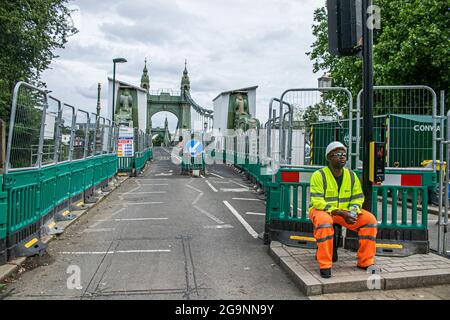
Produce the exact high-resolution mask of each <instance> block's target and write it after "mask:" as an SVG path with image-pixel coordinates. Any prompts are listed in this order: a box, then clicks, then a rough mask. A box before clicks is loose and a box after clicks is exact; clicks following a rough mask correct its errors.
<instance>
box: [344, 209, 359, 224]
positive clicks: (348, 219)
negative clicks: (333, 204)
mask: <svg viewBox="0 0 450 320" xmlns="http://www.w3.org/2000/svg"><path fill="white" fill-rule="evenodd" d="M340 216H341V217H342V218H343V219H344V220H345V222H347V223H348V224H354V223H355V222H356V218H353V217H352V216H351V215H349V211H346V210H340Z"/></svg>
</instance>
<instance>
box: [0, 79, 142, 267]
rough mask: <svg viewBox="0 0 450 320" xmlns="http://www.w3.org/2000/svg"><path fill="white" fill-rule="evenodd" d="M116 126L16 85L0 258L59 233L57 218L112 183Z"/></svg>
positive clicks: (0, 215)
mask: <svg viewBox="0 0 450 320" xmlns="http://www.w3.org/2000/svg"><path fill="white" fill-rule="evenodd" d="M117 134H118V130H117V127H116V126H115V125H114V123H111V121H110V120H109V119H106V118H103V117H100V116H98V115H97V114H95V113H88V112H86V111H84V110H81V109H76V108H75V107H73V106H70V105H68V104H65V103H63V102H61V101H60V100H58V99H57V98H55V97H52V96H50V95H48V93H47V92H46V91H44V90H42V89H39V88H37V87H34V86H32V85H30V84H27V83H24V82H19V83H18V84H17V85H16V87H15V89H14V93H13V103H12V108H11V119H10V123H9V130H8V143H7V150H6V161H5V167H4V170H3V171H4V174H3V175H2V176H1V179H2V180H1V182H2V183H1V190H0V264H4V263H6V261H7V260H9V259H12V258H15V257H20V256H32V255H35V254H42V253H43V251H44V250H45V248H46V245H45V244H44V243H43V242H42V241H41V236H42V235H44V234H49V235H53V234H59V233H61V232H62V231H63V230H62V229H61V228H60V227H58V226H57V225H56V222H57V221H63V220H71V219H74V218H75V216H74V215H73V214H71V211H73V210H80V209H83V208H85V206H84V205H85V203H92V202H95V201H97V200H98V197H97V196H98V195H100V193H101V192H102V191H109V190H110V187H111V186H112V185H113V183H114V176H115V174H116V173H117V169H118V160H117V154H116V149H117ZM146 152H147V153H146ZM143 154H148V151H145V152H144V153H143ZM139 157H142V155H139ZM139 165H141V164H139Z"/></svg>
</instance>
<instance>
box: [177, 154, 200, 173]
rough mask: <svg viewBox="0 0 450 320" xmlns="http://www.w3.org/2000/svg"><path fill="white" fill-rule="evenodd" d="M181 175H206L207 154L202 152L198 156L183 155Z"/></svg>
mask: <svg viewBox="0 0 450 320" xmlns="http://www.w3.org/2000/svg"><path fill="white" fill-rule="evenodd" d="M181 159H182V161H181V174H185V175H190V174H193V175H200V174H205V169H206V163H205V153H204V152H200V153H198V154H196V155H194V156H193V155H192V154H190V153H187V152H185V153H183V156H182V157H181Z"/></svg>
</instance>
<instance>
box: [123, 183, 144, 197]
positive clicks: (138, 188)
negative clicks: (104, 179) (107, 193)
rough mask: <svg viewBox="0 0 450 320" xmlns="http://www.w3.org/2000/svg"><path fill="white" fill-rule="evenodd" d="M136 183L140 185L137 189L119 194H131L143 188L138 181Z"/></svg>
mask: <svg viewBox="0 0 450 320" xmlns="http://www.w3.org/2000/svg"><path fill="white" fill-rule="evenodd" d="M136 183H137V184H138V186H137V187H136V188H133V189H131V190H129V191H127V192H123V193H119V194H129V193H131V192H134V191H135V190H138V189H140V188H141V184H140V183H139V182H137V181H136Z"/></svg>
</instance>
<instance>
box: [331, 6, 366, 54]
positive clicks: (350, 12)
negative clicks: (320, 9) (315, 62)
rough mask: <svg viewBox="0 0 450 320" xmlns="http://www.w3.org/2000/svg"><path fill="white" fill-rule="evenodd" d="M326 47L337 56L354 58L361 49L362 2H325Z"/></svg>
mask: <svg viewBox="0 0 450 320" xmlns="http://www.w3.org/2000/svg"><path fill="white" fill-rule="evenodd" d="M327 10H328V46H329V51H330V53H331V54H333V55H337V56H354V55H357V54H358V53H359V52H360V51H361V48H362V41H361V39H362V22H361V21H362V0H327Z"/></svg>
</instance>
